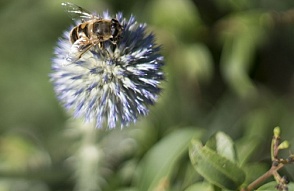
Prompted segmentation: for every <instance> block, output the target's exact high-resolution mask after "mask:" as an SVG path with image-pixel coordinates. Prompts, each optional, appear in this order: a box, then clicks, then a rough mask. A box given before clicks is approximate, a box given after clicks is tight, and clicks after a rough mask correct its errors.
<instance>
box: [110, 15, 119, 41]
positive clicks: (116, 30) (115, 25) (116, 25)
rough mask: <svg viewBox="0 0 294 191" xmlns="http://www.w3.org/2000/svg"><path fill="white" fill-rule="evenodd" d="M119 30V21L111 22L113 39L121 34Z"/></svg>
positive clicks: (113, 20)
mask: <svg viewBox="0 0 294 191" xmlns="http://www.w3.org/2000/svg"><path fill="white" fill-rule="evenodd" d="M119 29H120V24H119V23H118V21H117V20H115V19H112V20H111V35H112V36H113V37H116V36H117V35H118V33H119Z"/></svg>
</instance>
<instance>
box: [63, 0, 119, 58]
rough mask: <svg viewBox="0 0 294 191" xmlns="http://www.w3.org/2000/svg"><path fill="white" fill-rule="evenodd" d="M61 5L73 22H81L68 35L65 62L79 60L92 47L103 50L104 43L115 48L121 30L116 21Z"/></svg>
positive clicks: (70, 5) (67, 3)
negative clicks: (68, 47) (69, 45)
mask: <svg viewBox="0 0 294 191" xmlns="http://www.w3.org/2000/svg"><path fill="white" fill-rule="evenodd" d="M61 5H62V6H63V7H64V9H65V11H66V12H67V13H68V14H69V16H70V17H71V18H72V19H73V20H76V21H78V20H81V21H82V23H81V24H79V25H77V26H75V27H74V28H73V29H72V30H71V32H70V34H69V40H70V42H71V43H72V46H71V49H70V52H69V54H68V57H67V58H66V59H67V60H69V61H76V60H78V59H80V58H81V56H82V55H83V54H84V53H85V52H86V51H88V50H89V49H90V48H92V47H94V46H98V47H99V49H100V50H105V49H104V42H106V41H109V42H111V43H112V44H113V45H114V46H116V44H117V43H118V41H119V39H120V36H121V34H122V30H123V27H122V25H121V24H120V23H119V21H118V20H117V19H115V18H112V19H103V18H101V17H98V16H95V15H93V14H91V13H90V12H89V11H87V10H85V9H83V8H81V7H79V6H77V5H75V4H73V3H69V2H66V3H62V4H61Z"/></svg>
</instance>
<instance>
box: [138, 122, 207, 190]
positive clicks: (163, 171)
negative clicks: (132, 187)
mask: <svg viewBox="0 0 294 191" xmlns="http://www.w3.org/2000/svg"><path fill="white" fill-rule="evenodd" d="M202 134H203V130H200V129H195V128H185V129H180V130H177V131H175V132H173V133H171V134H170V135H167V136H165V137H164V139H162V140H161V141H160V142H158V143H157V144H156V145H155V146H154V147H153V148H151V150H149V152H148V153H147V154H146V155H145V157H144V158H143V160H142V162H141V164H140V167H141V169H140V170H141V171H140V172H141V173H140V176H139V177H138V179H137V180H135V181H136V182H135V184H137V185H138V188H139V190H140V191H148V190H150V191H151V190H152V191H153V190H155V189H156V188H159V187H161V186H163V187H164V186H165V185H166V184H168V182H169V176H170V174H171V172H172V170H173V169H174V166H175V164H176V162H177V161H178V159H180V158H181V157H182V156H183V155H185V154H186V153H187V151H188V146H189V144H190V141H191V139H192V138H193V137H198V138H199V137H201V136H202Z"/></svg>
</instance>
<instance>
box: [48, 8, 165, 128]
mask: <svg viewBox="0 0 294 191" xmlns="http://www.w3.org/2000/svg"><path fill="white" fill-rule="evenodd" d="M100 17H102V18H103V19H111V18H112V17H110V15H109V14H108V12H104V13H103V15H102V16H100ZM114 18H115V19H117V20H118V21H119V23H120V24H121V25H122V28H123V31H122V35H121V37H120V40H119V42H118V43H117V44H116V45H114V44H112V43H111V42H110V41H105V42H103V50H102V49H101V48H99V47H98V46H93V47H91V48H90V49H89V50H87V51H86V52H85V53H84V54H82V55H81V57H80V58H79V59H77V60H71V59H67V58H68V55H69V53H70V50H71V46H72V43H71V42H70V40H69V35H70V30H71V29H72V27H71V28H70V30H68V31H65V32H64V34H63V36H62V37H61V38H60V39H59V41H58V43H57V46H56V48H55V51H54V57H53V59H52V73H51V74H50V78H51V81H52V82H53V85H54V90H55V92H56V95H57V97H58V99H59V100H60V102H61V103H62V104H63V105H64V107H65V108H66V109H67V110H70V111H73V114H74V117H84V119H85V121H86V122H94V123H95V124H96V127H97V128H102V127H105V126H106V127H108V128H114V127H116V126H117V125H119V124H120V125H121V127H123V126H125V125H128V124H129V123H130V122H135V121H136V120H137V118H138V117H139V116H141V115H146V114H147V113H148V107H149V105H153V104H154V103H155V102H156V100H157V98H158V95H159V93H160V91H161V88H160V83H161V82H162V80H163V79H164V74H163V72H162V66H163V65H164V59H163V56H162V55H160V53H159V51H160V46H158V45H156V44H155V37H154V35H153V34H152V33H149V34H147V33H146V24H139V23H137V22H136V20H135V17H134V16H131V17H130V18H129V19H125V18H123V15H122V13H118V14H116V15H115V17H114Z"/></svg>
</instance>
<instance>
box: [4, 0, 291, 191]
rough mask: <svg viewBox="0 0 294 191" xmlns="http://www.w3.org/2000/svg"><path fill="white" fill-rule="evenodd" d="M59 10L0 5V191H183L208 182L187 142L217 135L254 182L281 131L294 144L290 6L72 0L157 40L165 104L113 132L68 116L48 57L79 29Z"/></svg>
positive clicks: (263, 1) (33, 4)
mask: <svg viewBox="0 0 294 191" xmlns="http://www.w3.org/2000/svg"><path fill="white" fill-rule="evenodd" d="M61 2H62V1H59V0H54V1H45V0H25V1H17V0H9V1H8V0H2V1H1V2H0V23H1V30H0V44H1V46H0V191H69V190H83V191H88V190H89V191H90V190H91V191H96V190H97V191H100V190H103V191H104V190H106V191H114V190H121V191H122V190H134V191H135V190H140V191H141V190H142V191H146V190H157V191H161V190H175V191H176V190H185V189H187V188H189V186H191V185H193V184H194V183H196V182H199V181H202V179H201V177H200V176H199V175H197V173H196V172H195V171H194V169H193V167H192V165H191V164H190V161H189V157H188V150H187V148H188V145H189V142H190V139H191V138H192V137H198V138H201V139H202V140H203V141H205V140H206V139H207V138H208V137H209V136H210V135H212V134H213V133H215V132H217V131H224V132H225V133H227V134H228V135H229V136H231V137H232V139H233V140H234V141H235V142H236V148H237V149H238V154H239V160H240V161H241V163H242V164H243V165H244V166H246V165H247V167H248V169H251V170H249V171H248V172H249V174H250V173H251V175H250V176H248V180H247V181H248V182H250V181H251V180H253V179H254V178H255V176H257V175H259V174H262V172H265V170H267V169H268V168H269V167H270V165H271V161H270V141H271V138H272V130H273V128H274V127H275V126H280V127H281V129H282V139H287V140H288V141H289V142H290V143H292V144H293V143H294V138H293V137H294V109H293V108H294V107H293V106H294V1H292V0H284V1H279V0H235V1H231V0H205V1H203V0H149V1H144V0H129V1H128V2H124V1H118V0H108V1H102V0H88V1H78V0H74V1H71V2H72V3H75V4H77V5H79V6H81V7H83V8H85V9H88V10H90V11H96V12H97V13H101V12H103V11H105V10H109V11H110V13H113V14H115V13H116V12H118V11H121V12H123V14H124V16H125V17H126V18H129V17H130V15H131V14H133V15H135V17H136V19H137V20H138V22H141V23H147V24H148V27H149V28H148V29H150V31H152V32H154V33H155V35H156V37H157V42H158V44H162V54H163V55H164V57H165V62H166V66H165V67H164V70H165V72H166V81H165V82H164V83H163V85H162V86H163V89H164V91H163V92H162V95H161V97H160V100H159V102H158V103H157V104H156V105H155V106H153V107H151V108H150V114H149V115H148V116H146V117H141V118H140V119H139V120H138V123H136V124H133V125H131V126H129V127H127V128H124V129H119V128H118V129H115V130H99V129H93V128H92V127H88V126H86V125H84V124H83V122H82V120H77V119H72V118H71V116H70V114H68V113H66V111H65V110H64V109H63V108H62V106H61V105H60V104H59V103H58V101H57V98H56V97H55V94H54V92H53V87H52V84H51V83H50V82H49V77H48V75H49V73H50V72H51V68H50V67H51V58H52V57H53V49H54V47H55V45H56V42H57V39H58V38H59V37H60V36H61V35H62V33H63V31H64V30H66V29H67V28H68V27H69V26H70V24H72V21H71V19H70V18H69V17H68V15H67V14H66V13H65V12H64V11H63V9H62V7H61V5H60V4H61ZM291 150H292V153H293V148H292V149H290V153H291ZM281 154H282V156H288V155H289V151H285V153H281ZM283 154H284V155H283ZM252 167H254V168H252ZM252 169H254V170H255V171H253V170H252ZM282 172H283V173H284V174H285V175H287V176H288V177H289V179H290V180H293V179H294V168H293V167H291V166H289V167H287V168H285V169H284V170H283V171H282Z"/></svg>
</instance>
